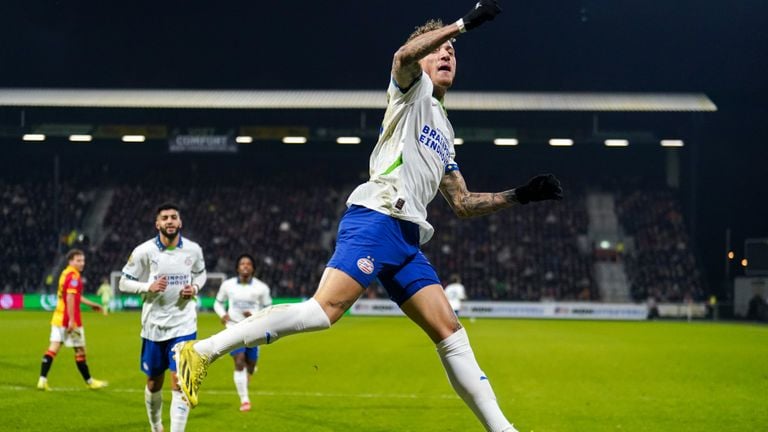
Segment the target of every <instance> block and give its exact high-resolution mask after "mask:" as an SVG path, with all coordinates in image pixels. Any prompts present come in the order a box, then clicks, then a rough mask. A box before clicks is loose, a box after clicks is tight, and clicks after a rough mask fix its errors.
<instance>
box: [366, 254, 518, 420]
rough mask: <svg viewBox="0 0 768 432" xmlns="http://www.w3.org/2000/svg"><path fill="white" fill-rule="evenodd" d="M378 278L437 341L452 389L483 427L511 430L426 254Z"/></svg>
mask: <svg viewBox="0 0 768 432" xmlns="http://www.w3.org/2000/svg"><path fill="white" fill-rule="evenodd" d="M379 279H380V280H381V282H382V283H383V284H384V286H385V288H387V290H388V291H389V293H390V295H391V296H392V298H393V299H395V301H396V302H397V303H398V304H399V305H400V308H401V309H402V310H403V312H404V313H405V314H406V315H407V316H408V317H409V318H410V319H411V320H412V321H413V322H415V323H416V324H417V325H418V326H419V327H421V328H422V329H423V330H424V332H425V333H426V334H427V336H429V338H430V339H431V340H432V342H434V343H435V344H436V345H437V352H438V354H439V356H440V360H441V361H442V363H443V367H444V368H445V371H446V373H447V375H448V380H449V381H450V383H451V385H452V386H453V389H454V390H455V391H456V393H457V394H458V395H459V396H460V397H461V399H462V400H463V401H464V403H466V404H467V406H469V408H470V409H471V410H472V412H473V413H474V414H475V416H477V418H478V420H480V422H481V423H482V424H483V426H484V427H485V428H486V430H488V431H491V432H502V431H504V432H511V431H515V429H514V428H513V427H512V425H511V424H510V423H509V421H507V419H506V418H505V417H504V414H503V413H502V412H501V409H500V408H499V405H498V403H497V402H496V395H494V393H493V389H492V388H491V384H490V382H489V380H488V377H487V376H486V375H485V373H484V372H483V371H482V370H481V369H480V366H479V365H478V364H477V360H475V354H474V353H473V352H472V347H471V346H470V345H469V339H468V338H467V333H466V331H465V330H464V328H462V326H461V324H460V323H459V320H458V318H457V317H456V314H455V313H454V312H453V308H452V307H451V304H450V303H449V302H448V299H447V298H446V296H445V292H444V291H443V287H442V286H441V285H440V284H439V283H435V282H439V279H438V278H437V274H435V272H434V268H433V267H432V265H431V264H430V263H429V261H428V260H427V259H426V257H425V256H424V255H423V254H422V253H421V252H418V253H417V254H416V255H415V256H414V257H413V259H412V260H411V261H410V262H409V263H408V264H407V265H405V266H403V267H402V268H401V269H399V270H398V272H397V273H395V274H393V275H391V277H389V278H381V277H380V278H379ZM430 281H431V282H430ZM427 283H429V284H428V285H427Z"/></svg>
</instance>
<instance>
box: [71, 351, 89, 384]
mask: <svg viewBox="0 0 768 432" xmlns="http://www.w3.org/2000/svg"><path fill="white" fill-rule="evenodd" d="M75 364H76V365H77V370H79V371H80V375H82V376H83V379H84V380H85V382H87V383H89V384H90V383H91V372H90V371H88V363H86V362H85V354H82V355H75Z"/></svg>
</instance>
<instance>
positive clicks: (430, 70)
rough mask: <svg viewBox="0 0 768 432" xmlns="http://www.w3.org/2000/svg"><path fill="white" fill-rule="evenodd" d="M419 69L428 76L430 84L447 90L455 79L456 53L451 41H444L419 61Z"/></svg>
mask: <svg viewBox="0 0 768 432" xmlns="http://www.w3.org/2000/svg"><path fill="white" fill-rule="evenodd" d="M419 64H420V65H421V69H422V70H423V71H424V72H426V73H427V75H429V78H430V79H431V80H432V84H434V85H435V86H437V87H442V88H444V89H448V87H450V86H451V85H453V79H454V78H455V77H456V51H455V50H454V49H453V44H452V43H451V41H446V42H445V43H443V44H442V45H440V47H439V48H438V49H436V50H434V51H432V52H431V53H429V54H427V56H426V57H424V58H423V59H421V60H420V61H419Z"/></svg>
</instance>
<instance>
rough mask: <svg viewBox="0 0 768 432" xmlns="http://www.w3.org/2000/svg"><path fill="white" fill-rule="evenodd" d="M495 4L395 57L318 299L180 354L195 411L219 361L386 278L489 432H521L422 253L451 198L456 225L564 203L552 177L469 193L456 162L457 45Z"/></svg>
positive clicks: (321, 315)
mask: <svg viewBox="0 0 768 432" xmlns="http://www.w3.org/2000/svg"><path fill="white" fill-rule="evenodd" d="M500 12H501V9H500V8H499V6H498V3H497V1H495V0H480V1H479V2H477V4H476V5H474V7H473V8H472V9H471V10H470V11H469V12H468V13H467V14H466V15H465V16H464V17H463V18H461V19H459V20H457V21H456V22H454V23H451V24H449V25H446V26H444V25H442V23H441V22H440V21H429V22H428V23H426V24H425V25H423V26H421V27H418V28H417V29H416V31H415V32H414V33H413V34H412V35H411V36H410V38H408V40H407V41H406V43H405V45H403V46H402V47H401V48H400V49H399V50H397V52H396V53H395V56H394V60H393V62H392V79H391V81H390V85H389V88H388V90H387V96H388V98H389V104H388V106H387V110H386V112H385V114H384V121H383V123H382V127H381V133H380V136H379V140H378V143H377V144H376V147H375V148H374V149H373V153H372V154H371V158H370V179H369V180H368V181H367V182H366V183H363V184H361V185H360V186H358V187H357V189H355V190H354V191H353V192H352V194H351V195H350V196H349V198H348V200H347V205H348V209H347V212H346V213H345V214H344V216H343V218H342V219H341V222H340V224H339V232H338V236H337V242H336V251H335V252H334V254H333V256H332V257H331V259H330V261H329V262H328V264H327V267H326V269H325V272H324V274H323V276H322V278H321V280H320V285H319V287H318V289H317V291H316V292H315V294H314V296H313V298H311V299H310V300H308V301H306V302H303V303H300V304H294V305H289V306H285V305H278V306H272V307H270V308H267V309H265V310H263V311H261V312H259V313H258V314H256V315H254V316H252V317H250V318H248V319H246V320H244V321H242V322H240V323H238V324H237V325H234V326H232V327H230V328H228V329H226V330H223V331H222V332H220V333H218V334H216V335H214V336H212V337H210V338H208V339H204V340H201V341H198V342H184V343H181V344H179V345H177V346H176V348H175V351H176V352H177V356H178V365H179V375H180V377H181V380H180V382H181V387H182V391H183V392H184V394H185V396H186V397H187V399H188V402H189V404H190V406H195V405H196V404H197V403H198V389H199V387H200V383H201V382H202V379H203V378H204V377H205V375H206V373H207V368H208V366H209V365H210V363H211V362H213V361H215V360H216V359H217V358H219V357H221V356H222V355H223V354H224V353H227V352H230V351H232V350H233V349H236V348H240V347H242V346H244V345H245V346H256V345H261V344H266V343H271V342H274V341H276V340H277V339H278V338H280V337H283V336H288V335H290V334H294V333H298V332H308V331H314V330H322V329H326V328H328V327H330V326H331V324H333V323H335V322H336V321H338V320H339V319H340V318H341V317H342V315H343V314H344V312H345V311H346V310H347V309H349V307H350V306H352V304H353V303H354V302H355V301H356V300H357V299H358V298H359V297H360V295H361V294H362V293H363V291H364V290H365V288H366V287H367V286H368V285H369V284H370V282H371V281H372V280H373V279H376V278H378V280H379V281H380V282H381V284H382V285H383V286H384V288H385V289H386V290H387V292H388V293H389V295H390V297H391V298H392V300H393V301H395V302H396V303H397V304H398V305H399V306H400V308H401V309H402V310H403V312H404V313H405V314H406V315H407V316H408V317H409V318H410V319H411V320H412V321H414V322H415V323H416V324H417V325H419V326H420V327H421V328H422V329H423V330H424V332H426V334H427V335H428V336H429V338H430V339H432V341H433V342H434V343H435V344H436V346H437V352H438V355H439V356H440V359H441V361H442V363H443V366H444V367H445V370H446V372H447V374H448V378H449V380H450V382H451V385H452V386H453V388H454V389H455V391H456V393H457V394H458V395H459V396H461V398H462V399H463V400H464V402H465V403H466V404H467V405H468V406H469V408H470V409H471V410H472V412H473V413H474V414H475V416H477V418H478V419H479V420H480V422H481V423H482V424H483V426H484V427H485V429H486V430H488V431H493V432H502V431H504V432H509V431H514V430H515V429H514V427H513V426H512V425H511V424H510V422H509V421H507V419H506V418H505V417H504V414H503V413H502V412H501V409H500V408H499V405H498V403H497V402H496V396H495V395H494V392H493V390H492V389H491V384H490V380H489V378H488V376H487V375H486V374H485V373H484V372H483V371H482V370H481V369H480V366H478V364H477V361H476V360H475V355H474V353H473V352H472V348H471V347H470V344H469V339H468V338H467V333H466V331H465V330H464V328H462V326H461V324H460V323H459V321H458V319H457V317H456V314H455V313H454V312H453V309H452V308H451V305H450V304H449V303H448V300H447V298H446V296H445V293H444V292H443V288H442V286H441V284H440V279H439V278H438V276H437V274H436V272H435V269H434V268H433V267H432V265H431V264H430V262H429V261H428V260H427V258H426V257H425V256H424V254H423V253H422V252H421V250H420V245H422V244H424V243H426V242H427V241H429V239H430V238H431V237H432V234H433V228H432V226H431V225H430V224H429V223H428V222H427V220H426V217H427V204H429V202H430V201H432V199H433V198H434V197H435V196H436V195H437V192H438V190H439V191H440V192H442V194H443V196H444V197H445V199H446V200H447V201H448V203H449V205H450V206H451V208H452V209H453V211H454V212H455V213H456V214H457V215H458V216H459V217H472V216H480V215H485V214H488V213H491V212H495V211H498V210H501V209H504V208H508V207H511V206H513V205H517V204H527V203H529V202H532V201H541V200H550V199H560V198H562V189H561V187H560V184H559V182H558V181H557V179H556V178H555V177H554V176H552V175H540V176H536V177H534V178H533V179H531V180H530V181H529V182H528V183H526V184H525V185H522V186H520V187H517V188H514V189H509V190H506V191H503V192H499V193H477V192H470V191H469V190H468V189H467V185H466V183H465V181H464V178H463V176H462V175H461V171H460V170H459V166H458V165H457V163H456V161H455V159H454V156H455V153H454V147H453V140H454V133H453V128H452V127H451V124H450V122H449V121H448V117H447V113H446V110H445V108H444V107H443V98H444V97H445V94H446V91H448V88H449V87H451V85H452V84H453V79H454V76H455V75H456V51H455V49H454V46H453V39H454V38H456V37H457V36H460V35H462V34H463V33H465V32H468V31H471V30H473V29H475V28H477V27H478V26H480V25H481V24H483V23H485V22H487V21H490V20H493V19H494V18H495V17H496V15H498V14H499V13H500Z"/></svg>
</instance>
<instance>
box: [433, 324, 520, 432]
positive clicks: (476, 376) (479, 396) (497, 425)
mask: <svg viewBox="0 0 768 432" xmlns="http://www.w3.org/2000/svg"><path fill="white" fill-rule="evenodd" d="M437 352H438V354H439V355H440V360H441V361H442V362H443V367H445V371H446V373H447V374H448V380H449V381H450V382H451V385H452V386H453V389H454V390H455V391H456V393H457V394H458V395H459V396H460V397H461V399H462V400H464V403H466V404H467V406H469V408H470V409H471V410H472V412H473V413H475V416H477V418H478V420H480V422H481V423H482V424H483V426H485V429H486V430H487V431H489V432H502V431H514V428H512V425H511V424H510V423H509V421H507V419H506V418H505V417H504V414H503V413H502V412H501V409H500V408H499V404H498V403H497V402H496V395H494V393H493V389H492V388H491V384H490V382H489V381H488V377H487V376H486V375H485V373H484V372H483V371H482V370H481V369H480V366H479V365H478V364H477V360H475V354H474V353H473V352H472V347H471V346H470V345H469V338H468V337H467V332H466V330H465V329H463V328H462V329H461V330H459V331H457V332H456V333H454V334H452V335H451V336H448V337H447V338H445V339H444V340H443V341H441V342H440V343H438V344H437Z"/></svg>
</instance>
